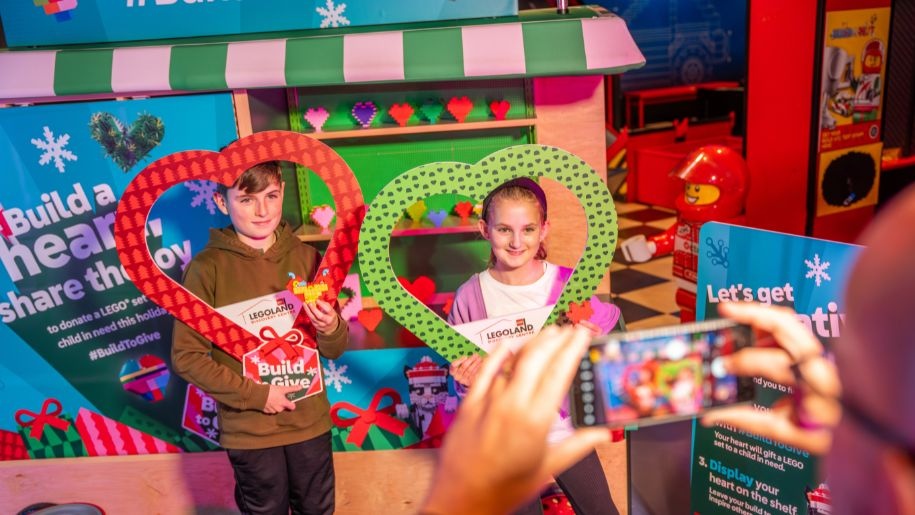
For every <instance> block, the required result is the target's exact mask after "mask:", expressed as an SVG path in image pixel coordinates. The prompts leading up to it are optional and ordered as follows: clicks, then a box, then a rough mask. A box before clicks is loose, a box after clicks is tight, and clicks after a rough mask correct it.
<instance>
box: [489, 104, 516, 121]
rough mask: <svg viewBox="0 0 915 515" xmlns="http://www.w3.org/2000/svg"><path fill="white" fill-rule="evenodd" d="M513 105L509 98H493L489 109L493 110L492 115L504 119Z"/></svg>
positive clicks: (497, 118)
mask: <svg viewBox="0 0 915 515" xmlns="http://www.w3.org/2000/svg"><path fill="white" fill-rule="evenodd" d="M511 106H512V105H511V104H510V103H509V102H508V101H507V100H493V101H492V102H490V103H489V110H490V111H492V115H493V116H495V117H496V120H504V119H505V115H506V114H507V113H508V109H509V108H510V107H511Z"/></svg>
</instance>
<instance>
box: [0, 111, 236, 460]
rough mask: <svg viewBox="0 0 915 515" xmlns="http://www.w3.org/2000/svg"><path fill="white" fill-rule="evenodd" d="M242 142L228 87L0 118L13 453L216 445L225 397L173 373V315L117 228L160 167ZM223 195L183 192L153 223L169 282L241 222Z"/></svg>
mask: <svg viewBox="0 0 915 515" xmlns="http://www.w3.org/2000/svg"><path fill="white" fill-rule="evenodd" d="M236 136H237V135H236V132H235V118H234V112H233V107H232V98H231V95H229V94H205V95H194V96H180V97H177V96H176V97H163V98H153V99H137V100H122V101H96V102H75V103H68V104H56V105H42V106H26V107H10V108H6V109H0V163H3V166H4V170H5V172H6V173H5V174H4V177H5V178H6V181H7V182H6V184H5V186H4V187H3V188H0V264H2V266H3V270H2V272H0V288H2V294H0V318H2V321H3V324H2V325H0V341H2V342H3V346H2V349H3V351H2V352H3V360H2V361H0V363H2V364H0V436H2V438H3V441H4V442H6V443H9V444H10V445H9V446H4V447H3V450H4V451H3V453H2V455H0V459H13V458H49V457H63V456H85V455H88V456H97V455H112V454H145V453H154V452H177V451H182V450H204V449H208V448H213V445H212V444H211V443H209V442H208V439H212V438H208V437H211V436H213V433H212V432H210V433H209V435H208V433H207V431H206V430H207V427H205V426H207V424H205V423H204V422H209V420H205V412H206V409H207V407H208V406H210V404H211V401H207V400H206V398H205V397H203V396H200V395H197V394H194V392H189V391H188V388H187V384H186V383H184V382H183V381H182V380H181V379H180V378H179V377H177V376H176V375H175V374H173V373H171V372H170V367H169V350H170V346H171V331H172V324H173V319H172V318H171V316H169V315H168V314H167V313H166V312H165V310H163V309H162V308H161V307H159V306H156V305H155V304H153V303H152V302H150V301H149V300H148V299H147V298H146V297H145V296H144V295H142V294H141V293H140V292H139V291H138V290H137V289H136V287H134V285H133V283H131V282H130V280H129V279H128V278H127V276H126V274H125V273H124V269H123V267H121V264H120V261H119V260H118V256H117V252H116V249H115V242H114V237H113V232H112V229H113V228H112V225H113V223H114V217H115V209H116V207H117V203H118V200H119V199H120V195H121V193H122V192H123V191H124V188H125V187H126V186H127V184H128V183H129V182H130V181H131V180H132V179H133V177H134V176H135V175H136V174H137V173H138V172H139V171H140V170H142V169H143V168H144V167H145V166H146V165H147V164H149V163H150V162H152V161H154V160H155V159H158V158H159V157H162V156H165V155H168V154H171V153H173V152H177V151H179V150H186V149H210V150H217V149H219V148H221V147H222V146H224V145H226V144H227V143H228V142H230V141H232V140H233V139H235V138H236ZM213 187H214V185H213V184H212V183H204V182H201V181H192V182H188V183H186V184H185V185H184V186H183V187H177V188H174V189H172V190H169V191H168V192H167V193H166V194H165V195H163V196H162V197H161V198H160V199H159V201H158V202H157V203H156V205H155V206H154V208H153V210H152V212H151V214H150V217H149V220H148V224H147V238H148V243H149V246H150V250H151V253H152V256H153V258H154V260H155V262H156V264H157V265H158V266H159V267H160V268H161V269H162V270H163V272H165V273H166V274H168V275H169V276H170V277H173V278H176V279H177V278H180V275H181V272H182V269H183V267H184V265H185V264H187V262H188V260H190V258H191V256H192V255H193V254H194V253H195V252H196V251H198V250H199V249H200V248H202V247H203V245H204V244H205V243H206V240H207V238H208V229H209V227H214V226H222V225H225V224H227V218H225V217H223V216H222V215H221V214H219V213H218V211H217V210H216V208H215V205H214V204H213V203H212V193H213ZM188 410H190V411H188ZM195 410H196V411H195ZM186 412H187V413H191V412H193V413H192V415H191V416H190V420H191V424H190V425H191V426H193V427H194V428H196V429H197V431H189V430H186V429H183V428H182V418H183V417H184V416H185V415H186ZM185 426H187V424H185ZM194 433H197V434H199V435H200V436H201V437H200V438H198V437H196V436H193V435H194Z"/></svg>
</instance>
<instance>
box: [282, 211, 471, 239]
mask: <svg viewBox="0 0 915 515" xmlns="http://www.w3.org/2000/svg"><path fill="white" fill-rule="evenodd" d="M478 230H479V229H478V228H477V218H476V217H471V218H470V219H469V220H468V221H467V222H466V223H462V222H461V219H460V217H457V216H452V215H449V216H448V217H447V218H445V221H444V222H442V225H441V227H436V226H435V224H433V223H432V222H431V221H430V220H429V219H427V218H424V219H422V220H421V221H420V222H419V223H414V222H412V221H411V220H407V219H404V220H401V221H400V222H398V223H397V225H396V226H394V230H393V231H392V232H391V237H395V236H433V235H440V234H462V233H474V232H477V231H478ZM331 234H332V231H329V232H327V233H322V232H321V229H320V228H319V227H318V226H316V225H311V224H304V225H302V226H300V227H299V228H298V229H296V230H295V235H296V236H298V238H299V239H300V240H302V241H328V240H330V236H331Z"/></svg>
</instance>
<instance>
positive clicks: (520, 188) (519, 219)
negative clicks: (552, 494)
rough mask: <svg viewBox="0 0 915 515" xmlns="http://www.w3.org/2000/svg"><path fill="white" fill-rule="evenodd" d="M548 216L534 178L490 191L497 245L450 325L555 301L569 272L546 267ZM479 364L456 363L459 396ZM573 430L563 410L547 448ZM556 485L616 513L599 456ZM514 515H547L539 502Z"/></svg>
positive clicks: (461, 296) (459, 300) (488, 232)
mask: <svg viewBox="0 0 915 515" xmlns="http://www.w3.org/2000/svg"><path fill="white" fill-rule="evenodd" d="M546 214H547V204H546V195H545V194H544V192H543V190H542V189H541V188H540V186H539V185H538V184H537V182H535V181H534V180H532V179H528V178H519V179H514V180H511V181H508V182H506V183H504V184H502V185H500V186H499V187H497V188H496V189H494V190H493V191H492V192H490V194H489V195H488V196H487V197H486V199H485V200H484V201H483V211H482V213H481V217H480V222H479V228H480V233H481V234H482V235H483V238H485V239H486V240H487V241H489V244H490V246H491V247H492V253H491V254H490V258H489V268H487V269H486V270H484V271H482V272H480V273H478V274H474V275H473V277H471V278H470V279H469V280H467V282H465V283H464V284H462V285H461V287H460V288H458V290H457V293H455V296H454V302H453V304H452V307H451V311H450V313H449V314H448V323H449V324H452V325H454V324H463V323H467V322H472V321H475V320H481V319H485V318H495V317H499V316H503V315H508V314H511V313H518V312H521V311H526V310H530V309H536V308H540V307H543V306H546V305H549V304H554V303H555V302H556V300H557V299H558V298H559V295H560V293H562V288H563V287H564V286H565V283H566V281H568V279H569V277H570V276H571V275H572V270H571V269H569V268H565V267H560V266H557V265H554V264H552V263H549V262H547V261H546V249H544V247H543V240H544V238H546V235H547V233H548V232H549V228H550V225H549V222H548V221H547V216H546ZM617 316H618V311H617ZM581 323H582V324H583V325H585V326H586V327H588V329H590V330H591V331H592V332H595V333H599V332H600V330H599V329H598V328H597V327H596V326H595V325H593V324H591V323H590V322H587V321H583V322H581ZM481 362H482V359H481V357H480V356H479V355H472V356H468V357H464V358H460V359H457V360H455V361H454V362H453V363H452V364H451V374H452V376H453V377H454V380H455V382H456V383H457V386H458V393H459V394H461V393H463V390H465V389H466V388H467V387H469V386H470V385H471V384H472V383H473V379H474V377H475V376H476V374H477V372H478V371H479V368H480V364H481ZM572 432H573V429H572V424H571V422H570V420H569V417H568V411H567V410H566V409H562V410H560V413H559V416H558V417H557V419H556V421H555V422H554V424H553V427H552V428H551V430H550V435H549V436H550V438H549V440H550V443H556V442H558V441H560V440H562V439H564V438H566V437H568V436H569V435H571V434H572ZM556 482H557V483H558V484H559V486H560V488H562V490H563V492H565V494H566V497H567V498H568V499H569V501H570V502H571V503H572V507H573V508H574V509H575V511H576V513H587V514H589V515H590V514H618V513H619V512H618V511H617V510H616V507H615V506H614V504H613V499H612V498H611V497H610V488H609V487H608V486H607V481H606V478H605V475H604V471H603V469H602V468H601V464H600V460H599V459H598V457H597V453H595V452H594V451H592V452H591V453H590V454H589V455H588V456H586V457H585V458H584V459H582V460H581V461H579V462H578V463H576V464H575V465H573V466H572V467H571V468H569V469H568V470H566V471H565V472H563V473H561V474H559V475H558V476H556ZM517 513H522V514H540V513H542V510H541V505H540V499H539V497H538V498H536V499H534V500H532V501H531V502H530V503H528V504H527V505H526V506H525V507H524V508H522V509H521V510H519V511H518V512H517Z"/></svg>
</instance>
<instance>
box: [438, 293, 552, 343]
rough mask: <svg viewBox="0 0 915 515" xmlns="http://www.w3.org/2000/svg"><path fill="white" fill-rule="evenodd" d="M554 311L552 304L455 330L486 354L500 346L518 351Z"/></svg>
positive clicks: (471, 323) (485, 319)
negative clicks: (508, 346) (507, 346)
mask: <svg viewBox="0 0 915 515" xmlns="http://www.w3.org/2000/svg"><path fill="white" fill-rule="evenodd" d="M552 311H553V305H552V304H551V305H548V306H543V307H542V308H537V309H531V310H528V311H521V312H518V313H512V314H510V315H503V316H500V317H496V318H484V319H483V320H476V321H474V322H468V323H466V324H458V325H456V326H454V329H455V330H456V331H457V332H459V333H461V334H462V335H464V337H466V338H467V339H468V340H470V341H472V342H473V343H474V344H475V345H476V346H477V347H479V348H481V349H483V350H484V351H486V352H492V351H494V350H496V347H497V346H499V345H510V346H511V349H512V351H516V350H518V349H519V348H521V346H522V345H524V343H525V342H526V341H528V340H529V339H531V337H532V336H534V335H535V334H537V333H539V332H540V329H541V328H542V327H543V324H544V323H546V319H547V317H549V316H550V312H552Z"/></svg>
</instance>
